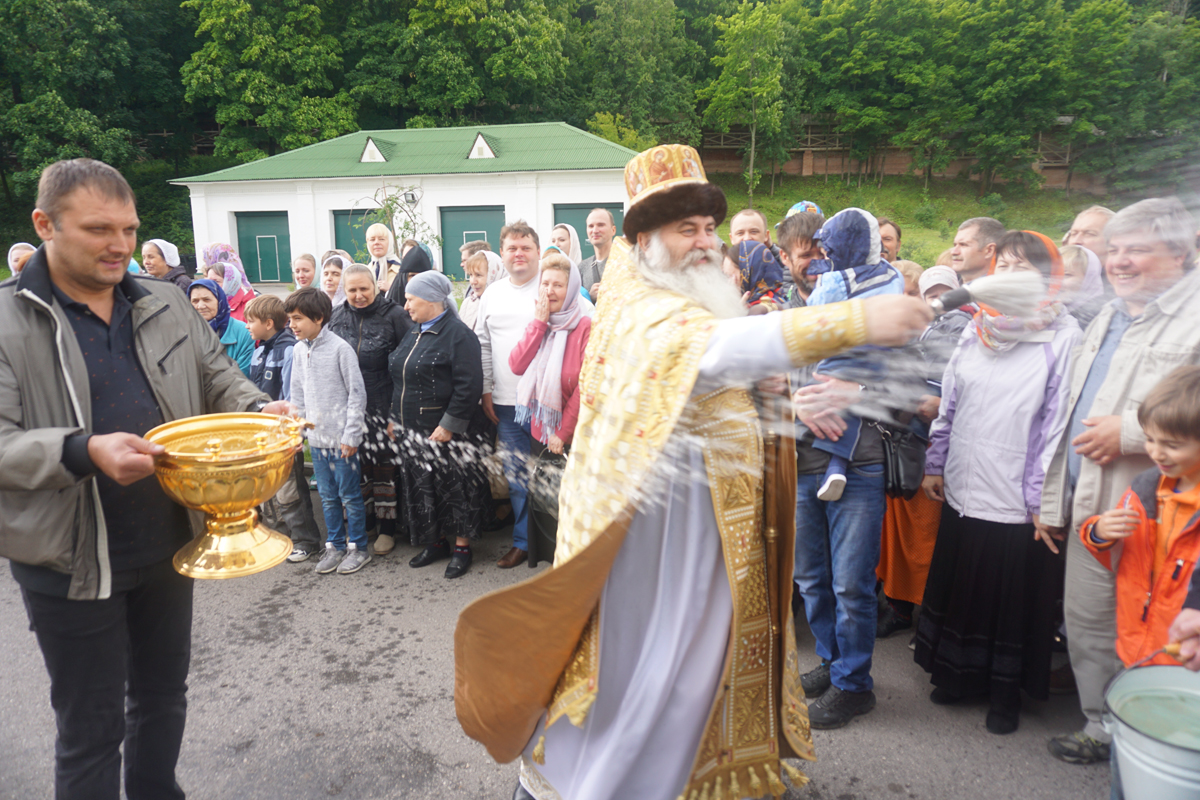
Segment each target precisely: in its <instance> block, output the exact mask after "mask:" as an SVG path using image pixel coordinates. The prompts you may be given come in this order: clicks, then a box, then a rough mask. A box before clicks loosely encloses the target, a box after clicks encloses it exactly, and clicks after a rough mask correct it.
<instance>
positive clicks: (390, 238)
mask: <svg viewBox="0 0 1200 800" xmlns="http://www.w3.org/2000/svg"><path fill="white" fill-rule="evenodd" d="M367 253H368V254H369V255H370V256H371V261H370V263H368V264H367V266H368V267H370V268H371V271H372V272H374V273H375V282H376V285H378V286H379V291H380V292H384V293H386V292H387V290H388V289H390V288H391V286H392V281H393V280H395V279H396V276H397V275H399V274H400V257H399V256H398V255H396V237H395V235H393V234H392V229H391V228H389V227H388V226H387V225H384V224H383V223H382V222H376V223H375V224H373V225H371V226H370V227H369V228H367Z"/></svg>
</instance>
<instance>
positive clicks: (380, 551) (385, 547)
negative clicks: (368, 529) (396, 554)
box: [372, 533, 396, 556]
mask: <svg viewBox="0 0 1200 800" xmlns="http://www.w3.org/2000/svg"><path fill="white" fill-rule="evenodd" d="M395 546H396V540H395V539H394V538H392V537H391V536H388V535H387V534H386V533H381V534H379V535H378V536H376V537H375V544H373V545H372V549H373V550H374V551H375V555H377V556H386V555H387V554H388V553H390V552H392V549H393V548H394V547H395Z"/></svg>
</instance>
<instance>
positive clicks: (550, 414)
mask: <svg viewBox="0 0 1200 800" xmlns="http://www.w3.org/2000/svg"><path fill="white" fill-rule="evenodd" d="M541 268H542V275H541V283H540V285H539V288H538V299H537V305H536V306H535V311H534V318H533V321H532V322H530V323H529V325H528V327H526V328H525V336H524V337H523V338H522V339H521V341H520V343H519V344H517V346H516V347H515V348H513V350H512V352H511V353H510V354H509V356H508V366H509V368H510V369H511V370H512V371H513V373H514V374H515V375H520V376H521V379H520V380H519V381H518V382H517V414H516V420H517V422H518V423H523V422H525V421H526V420H528V422H529V428H530V433H531V434H532V436H533V441H532V443H531V445H532V446H531V449H530V454H531V456H533V457H534V458H535V459H538V462H539V467H540V466H541V462H542V461H547V462H549V463H550V464H553V462H559V463H558V464H557V465H554V468H560V467H561V466H562V464H563V462H565V459H564V458H563V457H562V456H563V451H564V450H566V448H567V447H568V446H569V445H570V443H571V438H572V436H573V435H574V433H575V423H576V422H577V421H578V420H579V371H580V369H581V368H582V367H583V351H584V350H586V349H587V343H588V336H589V335H590V334H591V331H592V320H591V318H590V317H589V316H588V315H587V314H586V313H585V311H584V300H583V298H582V296H581V295H580V294H579V287H580V277H579V269H578V268H577V267H576V266H575V265H574V264H572V263H571V260H570V259H569V258H567V257H566V256H565V255H562V254H561V253H552V254H551V255H548V256H546V257H545V258H544V259H542V265H541ZM547 453H549V454H550V455H548V456H547V455H546V454H547ZM536 484H537V474H536V473H535V477H534V480H533V481H532V482H531V485H530V493H531V500H532V506H531V509H530V515H529V524H530V531H529V548H530V549H529V564H530V565H531V566H532V565H535V564H536V563H537V561H538V558H539V555H540V556H541V557H542V558H544V559H545V560H553V555H552V554H553V550H554V545H553V542H554V537H555V534H556V532H557V527H558V526H557V513H553V514H551V509H552V510H553V511H554V512H557V509H558V503H557V494H558V492H557V486H556V485H551V486H546V487H542V488H543V489H544V491H543V492H542V494H544V495H547V497H546V498H544V500H545V502H539V500H538V498H537V496H536V495H537V494H538V489H539V487H538V486H537V485H536ZM542 505H544V506H546V508H545V509H543V510H542V513H535V512H537V511H538V510H539V506H542ZM543 542H545V545H542V543H543Z"/></svg>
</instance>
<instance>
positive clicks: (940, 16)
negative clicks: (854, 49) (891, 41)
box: [885, 0, 972, 189]
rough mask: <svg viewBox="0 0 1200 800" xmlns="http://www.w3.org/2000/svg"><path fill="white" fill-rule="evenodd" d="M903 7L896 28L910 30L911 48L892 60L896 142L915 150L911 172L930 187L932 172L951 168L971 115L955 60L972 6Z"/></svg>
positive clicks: (921, 0)
mask: <svg viewBox="0 0 1200 800" xmlns="http://www.w3.org/2000/svg"><path fill="white" fill-rule="evenodd" d="M893 5H895V4H893ZM902 5H903V8H901V9H899V14H898V16H897V17H896V18H894V19H893V20H892V21H891V22H892V25H891V28H892V29H893V30H897V31H905V32H906V33H907V34H908V36H909V39H910V42H911V44H910V46H909V47H906V48H904V49H903V50H900V51H897V52H896V55H898V56H899V58H897V59H895V60H894V62H893V63H894V64H895V70H894V72H892V75H893V76H894V80H895V83H896V92H895V94H893V96H892V105H893V107H894V108H895V109H896V113H897V120H896V121H897V132H896V134H895V135H894V136H893V137H892V140H891V141H892V144H894V145H895V146H897V147H903V148H907V149H909V150H910V151H911V153H912V167H911V168H912V169H913V170H915V171H919V172H920V173H922V175H923V176H924V179H925V188H926V189H928V188H929V181H930V179H931V178H932V177H933V173H934V172H940V171H942V170H944V169H946V167H948V166H949V165H950V161H951V160H952V159H953V158H954V148H953V146H952V142H953V139H954V136H955V134H956V133H957V132H958V131H959V130H960V129H961V128H962V126H963V125H965V124H966V123H967V122H969V121H970V119H971V115H972V108H971V107H970V106H969V105H968V104H967V103H966V101H965V98H964V97H963V94H962V92H961V91H960V88H959V85H958V82H957V81H956V80H955V76H956V72H955V69H954V65H953V63H952V61H951V58H952V54H953V52H954V50H955V44H954V42H955V39H956V38H957V36H958V30H959V23H960V20H961V19H962V16H963V15H964V14H965V13H967V12H968V10H969V6H968V5H967V4H966V3H963V2H957V1H956V2H947V3H940V2H934V0H912V2H911V3H904V4H902ZM885 47H886V45H885Z"/></svg>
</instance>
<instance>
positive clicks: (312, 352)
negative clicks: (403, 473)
mask: <svg viewBox="0 0 1200 800" xmlns="http://www.w3.org/2000/svg"><path fill="white" fill-rule="evenodd" d="M284 310H285V311H286V312H287V315H288V324H290V325H291V328H292V332H293V333H294V334H296V348H295V350H294V351H293V354H292V403H294V404H295V405H296V408H297V409H298V410H299V413H300V414H301V415H302V416H304V417H306V418H307V419H308V421H309V422H312V423H313V424H314V425H315V426H316V427H314V428H313V429H312V430H311V431H309V432H308V445H309V448H310V449H311V451H312V462H313V473H314V476H315V477H316V479H317V492H318V493H319V494H320V495H321V506H322V508H323V509H324V512H325V527H326V529H327V530H328V533H329V535H328V537H327V539H326V541H325V554H324V555H323V556H321V560H320V562H319V563H318V564H317V574H318V575H327V574H328V573H330V572H334V571H335V570H336V571H337V572H338V573H339V574H342V575H349V574H350V573H352V572H358V571H359V570H360V569H362V568H363V566H365V565H366V563H367V562H368V561H370V560H371V552H370V550H369V549H368V547H367V530H366V522H367V515H366V508H365V506H364V505H363V499H362V492H361V491H360V489H359V486H360V484H361V483H362V469H361V467H360V466H359V463H358V455H357V453H358V446H359V444H361V443H362V438H363V432H364V431H365V425H364V422H363V415H364V413H365V411H366V408H367V391H366V388H365V387H364V385H363V379H362V372H360V371H359V368H358V356H356V355H355V353H354V348H352V347H351V346H350V345H348V344H346V341H345V340H344V339H342V338H341V337H340V336H338V335H337V334H335V333H333V332H332V331H329V330H327V329H326V324H327V323H328V322H329V318H330V317H331V316H332V315H333V304H332V303H331V302H330V300H329V296H328V295H326V294H325V293H324V292H322V291H320V290H318V289H316V288H313V287H311V286H309V287H305V288H303V289H300V290H298V291H295V292H292V294H291V295H289V296H288V299H287V302H286V303H284ZM343 507H344V508H345V510H346V519H345V520H344V521H343V519H342V509H343ZM347 540H348V541H347Z"/></svg>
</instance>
